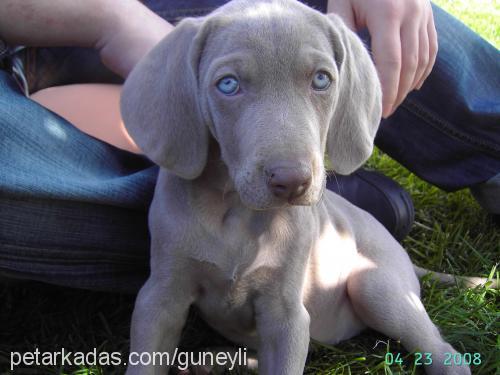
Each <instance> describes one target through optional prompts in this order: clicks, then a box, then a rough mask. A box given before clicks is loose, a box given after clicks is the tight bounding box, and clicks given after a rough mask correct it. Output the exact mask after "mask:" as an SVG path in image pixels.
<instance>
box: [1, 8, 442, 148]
mask: <svg viewBox="0 0 500 375" xmlns="http://www.w3.org/2000/svg"><path fill="white" fill-rule="evenodd" d="M376 2H377V4H375V2H366V1H362V0H329V1H328V12H334V13H337V14H338V15H339V16H340V17H341V18H343V20H344V22H346V24H347V25H348V26H349V27H350V28H351V29H353V30H358V29H361V28H363V27H367V28H368V30H369V31H370V33H371V35H372V43H373V45H372V49H373V58H374V60H375V64H376V67H377V72H378V75H379V78H380V80H381V83H382V93H383V117H388V116H390V115H391V114H392V113H393V112H394V111H395V110H396V108H397V107H398V106H399V105H400V104H401V102H402V101H403V100H404V98H405V97H406V95H407V94H408V93H409V92H410V91H411V90H413V89H419V88H420V87H421V86H422V84H423V82H424V81H425V79H426V78H427V76H428V75H429V74H430V72H431V70H432V67H433V65H434V62H435V59H436V54H437V48H438V47H437V36H436V30H435V26H434V21H433V17H432V9H431V7H430V2H429V1H428V0H377V1H376ZM117 4H119V6H118V5H117ZM35 14H36V17H34V15H35ZM172 29H173V26H172V25H171V24H169V23H168V22H166V21H164V20H163V19H162V18H160V17H158V16H157V15H155V14H154V13H152V12H151V11H149V10H148V9H147V8H146V7H145V6H143V5H142V4H141V3H139V2H138V1H136V0H123V1H120V2H119V3H117V2H114V1H111V0H88V1H85V2H67V1H63V0H26V1H19V0H6V1H3V2H0V38H2V39H4V40H6V41H7V42H8V43H11V44H23V45H27V46H83V47H92V48H96V49H97V50H99V52H100V55H101V58H102V61H103V63H104V64H105V65H106V66H108V67H109V68H110V69H112V70H113V71H115V72H117V73H118V74H120V75H122V76H123V77H126V76H127V75H128V73H129V72H130V71H131V70H132V68H133V67H134V66H135V64H136V63H137V62H138V61H139V60H140V59H141V58H142V57H143V56H144V55H146V54H147V53H148V52H149V50H150V49H151V48H152V47H153V46H154V45H156V44H157V43H158V42H159V41H160V40H161V39H162V38H163V37H164V36H166V35H167V34H168V33H169V32H170V31H171V30H172ZM78 87H79V86H75V87H72V88H71V89H66V88H54V89H51V90H50V91H47V92H45V90H42V91H41V92H39V93H37V94H35V95H34V96H33V99H34V100H36V101H38V102H39V103H41V104H42V105H44V106H46V107H47V108H49V109H51V110H53V111H54V112H56V113H59V114H61V115H62V116H63V117H65V118H67V119H68V120H70V121H71V122H72V123H73V124H74V125H75V126H76V127H78V128H79V129H81V130H82V131H84V132H86V133H87V134H90V135H92V136H94V137H96V138H98V139H101V140H103V141H105V142H108V143H111V144H113V145H115V146H117V147H120V148H124V149H126V150H129V151H132V152H138V151H139V150H138V149H137V147H136V146H135V144H134V143H133V141H132V140H131V139H130V138H129V137H128V135H127V134H126V133H124V129H123V125H122V123H121V119H119V117H117V116H119V111H118V107H117V105H116V103H117V95H118V94H119V90H109V89H108V88H107V87H106V86H103V87H100V86H99V85H93V86H91V87H85V86H81V88H82V89H81V90H79V88H78ZM62 98H66V99H69V98H72V99H74V100H75V101H76V102H80V103H86V107H87V108H89V109H90V108H102V107H103V105H105V104H106V103H107V104H106V106H107V108H109V113H108V114H107V115H105V116H104V117H100V116H101V115H102V111H91V110H89V111H75V112H73V110H72V109H71V108H74V107H75V106H70V108H63V107H62V106H61V100H62ZM96 98H99V100H98V101H97V100H96Z"/></svg>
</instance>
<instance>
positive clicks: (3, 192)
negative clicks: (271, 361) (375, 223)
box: [0, 0, 500, 291]
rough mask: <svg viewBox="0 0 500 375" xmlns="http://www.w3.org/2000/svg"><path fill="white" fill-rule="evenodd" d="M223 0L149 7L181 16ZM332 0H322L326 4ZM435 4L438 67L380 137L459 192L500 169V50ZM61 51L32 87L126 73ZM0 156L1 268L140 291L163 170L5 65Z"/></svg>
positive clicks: (391, 150) (45, 63)
mask: <svg viewBox="0 0 500 375" xmlns="http://www.w3.org/2000/svg"><path fill="white" fill-rule="evenodd" d="M224 2H225V1H224V0H189V1H182V2H181V1H178V2H174V1H159V0H148V1H146V5H148V6H150V7H151V8H152V9H153V10H154V11H156V12H158V13H160V14H161V15H162V16H164V17H165V18H167V19H169V20H170V21H174V22H175V21H178V20H179V19H180V18H182V17H184V16H186V15H191V16H195V15H202V14H205V13H206V12H208V11H210V10H211V9H213V8H214V7H216V6H218V5H221V4H222V3H224ZM309 3H311V2H309ZM325 3H326V1H316V2H315V3H314V4H315V5H316V7H318V8H319V9H321V10H323V11H324V5H325ZM434 12H435V17H436V24H437V28H438V33H439V41H440V50H439V54H438V60H437V63H436V67H435V69H434V71H433V73H432V74H431V76H430V78H429V79H428V81H427V82H426V83H425V85H424V87H423V88H422V89H421V90H420V91H419V92H415V93H412V94H411V95H410V96H409V97H408V99H407V100H406V101H405V102H404V103H403V105H402V106H401V108H400V109H398V111H397V112H396V113H395V114H394V115H393V116H391V117H390V118H389V119H388V120H385V121H384V122H383V123H382V126H381V129H380V131H379V134H378V136H377V140H376V141H377V144H378V145H379V147H380V148H381V149H382V150H384V151H385V152H387V153H388V154H390V155H391V156H392V157H394V158H395V159H397V160H399V161H400V162H402V163H403V164H404V165H406V166H407V167H408V168H409V169H411V170H412V171H414V172H415V173H417V174H418V175H419V176H421V177H422V178H424V179H426V180H428V181H430V182H432V183H434V184H437V185H438V186H441V187H443V188H445V189H449V190H453V189H458V188H461V187H467V186H471V185H474V184H477V183H480V182H483V181H486V180H488V179H490V178H491V177H492V176H494V175H497V174H498V172H499V171H500V149H499V148H500V130H499V128H498V127H499V126H500V121H499V115H498V114H499V113H500V108H499V98H500V93H499V89H500V82H499V79H500V75H499V74H498V72H499V71H500V69H499V52H498V50H496V49H495V48H493V47H492V46H490V45H488V44H487V43H486V42H485V41H483V40H482V39H480V38H479V37H478V36H476V35H475V34H474V33H472V32H471V31H470V30H469V29H467V28H466V27H464V26H463V25H462V24H460V23H459V22H458V21H456V20H455V19H453V18H452V17H451V16H449V15H447V14H446V13H444V12H443V11H441V10H440V9H439V8H436V7H435V8H434ZM57 51H59V52H57ZM57 51H56V50H52V51H50V50H46V52H43V53H46V55H45V56H46V57H47V58H45V59H43V60H41V59H39V58H38V56H40V54H38V55H35V57H34V60H33V61H31V60H30V61H31V66H30V67H29V69H28V71H31V72H33V74H34V76H35V77H32V78H35V79H36V80H35V81H34V82H35V84H34V85H32V87H38V88H41V86H44V85H54V84H64V83H69V82H67V81H68V80H71V82H88V81H92V82H96V81H97V82H99V81H101V82H110V80H114V79H116V77H113V76H112V75H109V74H108V73H106V72H105V70H102V71H101V70H99V71H100V72H104V73H102V74H101V73H99V74H97V75H94V74H93V72H95V69H102V66H101V65H100V62H99V61H98V60H97V59H96V55H95V54H94V52H93V51H82V50H81V49H57ZM39 52H40V51H39ZM79 53H83V54H84V55H85V56H88V57H85V58H83V57H81V56H83V55H79ZM68 54H70V55H71V54H74V55H73V57H72V58H71V59H69V58H66V56H67V55H68ZM37 58H38V59H37ZM52 63H57V64H59V65H57V64H56V65H52ZM54 66H55V67H54ZM98 66H99V67H98ZM30 69H31V70H30ZM61 72H63V73H61ZM37 85H38V86H37ZM0 160H1V161H2V163H1V165H0V274H3V275H7V276H15V277H19V278H28V279H35V280H41V281H45V282H51V283H55V284H60V285H68V286H75V287H81V288H91V289H100V290H122V291H136V290H137V288H138V287H139V286H140V285H141V284H142V282H143V281H144V278H145V277H146V275H147V273H148V249H149V238H148V231H147V223H146V222H147V219H146V215H147V213H146V211H147V207H148V205H149V202H150V199H151V195H152V192H153V188H154V184H155V179H156V175H157V168H156V167H154V166H152V165H151V163H150V162H149V161H147V160H146V159H145V158H142V157H140V156H136V155H133V154H130V153H127V152H124V151H121V150H118V149H116V148H114V147H112V146H109V145H107V144H104V143H103V142H100V141H98V140H96V139H94V138H91V137H89V136H87V135H85V134H83V133H81V132H80V131H79V130H77V129H76V128H74V127H73V126H72V125H71V124H69V123H68V122H66V121H65V120H64V119H62V118H60V117H58V116H57V115H55V114H53V113H52V112H50V111H48V110H46V109H44V108H42V107H41V106H39V105H38V104H36V103H34V102H32V101H30V100H29V99H27V98H26V97H24V96H23V95H22V94H21V92H20V91H19V89H18V86H17V84H16V83H15V81H14V80H13V79H12V77H11V76H10V75H8V74H7V73H5V72H2V71H0Z"/></svg>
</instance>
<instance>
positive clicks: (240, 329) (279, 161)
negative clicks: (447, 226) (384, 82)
mask: <svg viewBox="0 0 500 375" xmlns="http://www.w3.org/2000/svg"><path fill="white" fill-rule="evenodd" d="M121 110H122V115H123V118H124V121H125V124H126V127H127V128H128V130H129V132H130V133H131V135H132V137H133V138H134V140H135V141H136V142H137V144H138V145H139V147H140V148H141V149H142V150H143V151H144V152H145V153H146V155H147V156H148V157H149V158H150V159H151V160H153V161H154V162H156V163H157V164H158V165H160V166H161V171H160V174H159V177H158V182H157V185H156V189H155V195H154V199H153V202H152V205H151V210H150V216H149V224H150V231H151V276H150V278H149V279H148V281H147V282H146V284H145V285H144V286H143V288H142V289H141V291H140V293H139V295H138V297H137V301H136V306H135V310H134V313H133V318H132V329H131V351H134V352H138V353H141V352H150V353H152V352H168V353H173V352H174V350H175V347H176V345H177V344H178V342H179V336H180V333H181V330H182V328H183V325H184V323H185V320H186V316H187V313H188V310H189V308H190V306H191V305H195V306H197V308H198V309H199V311H200V312H201V314H202V316H203V317H204V319H205V320H206V321H207V322H208V323H209V324H210V325H211V326H213V327H214V328H215V329H216V330H218V331H219V332H221V333H222V334H223V335H224V336H226V337H227V338H229V339H231V340H233V341H235V342H238V343H240V344H243V345H246V346H248V347H251V348H255V349H257V350H258V359H259V372H260V373H261V374H269V375H276V374H283V375H292V374H302V372H303V369H304V363H305V360H306V356H307V351H308V344H309V339H310V337H312V338H314V339H316V340H319V341H321V342H324V343H328V344H336V343H338V342H339V341H342V340H346V339H349V338H350V337H352V336H354V335H356V334H358V333H359V332H360V331H361V330H363V329H364V328H366V327H371V328H373V329H376V330H378V331H380V332H383V333H384V334H386V335H387V336H389V337H392V338H394V339H397V340H401V342H402V343H403V345H404V346H405V347H406V348H407V349H408V350H409V351H413V350H419V351H421V352H427V353H432V364H431V365H429V366H425V370H426V371H427V373H428V374H440V375H442V374H469V373H470V370H469V368H468V367H467V366H456V367H448V366H445V364H444V358H445V355H446V353H451V354H452V355H453V354H455V353H456V351H455V350H454V349H453V348H452V347H451V346H450V345H449V344H448V343H446V342H445V341H444V340H443V339H442V337H441V336H440V334H439V332H438V330H437V328H436V327H435V325H434V324H433V323H432V321H431V320H430V319H429V316H428V315H427V313H426V311H425V308H424V306H423V305H422V302H421V301H420V297H419V296H420V287H419V283H418V279H417V277H416V275H415V271H414V269H413V266H412V263H411V261H410V259H409V258H408V256H407V254H406V252H405V251H404V250H403V249H402V248H401V246H400V245H399V244H398V243H397V242H396V241H395V240H394V239H393V238H392V237H391V235H390V234H389V233H388V232H387V231H386V230H385V229H384V227H383V226H382V225H381V224H379V223H378V222H377V221H376V220H375V219H374V218H373V217H372V216H370V215H369V214H368V213H366V212H364V211H362V210H360V209H358V208H356V207H354V206H353V205H351V204H350V203H348V202H347V201H345V200H344V199H343V198H341V197H339V196H337V195H335V194H333V193H332V192H330V191H325V188H324V187H325V167H324V164H323V155H324V153H325V151H326V152H327V153H328V156H329V159H330V161H331V165H332V167H333V169H334V171H335V172H337V173H340V174H349V173H351V172H352V171H354V170H355V169H357V168H358V167H359V166H360V165H361V164H362V163H363V162H364V161H366V159H367V158H368V157H369V156H370V154H371V152H372V148H373V139H374V137H375V133H376V131H377V127H378V124H379V120H380V117H381V90H380V84H379V82H378V80H377V74H376V71H375V69H374V66H373V63H372V61H371V60H370V57H369V55H368V52H367V51H366V49H365V48H364V46H363V45H362V43H361V42H360V40H359V39H358V38H357V36H356V35H355V34H354V33H352V32H351V31H350V30H348V29H347V27H346V26H345V25H344V24H343V23H342V21H341V20H340V19H339V18H338V17H336V16H333V15H329V16H325V15H323V14H321V13H319V12H317V11H315V10H313V9H310V8H308V7H306V6H304V5H302V4H300V3H298V2H296V1H292V0H268V1H266V0H262V1H247V0H235V1H233V2H230V3H228V4H227V5H225V6H223V7H221V8H219V9H218V10H216V11H215V12H213V13H212V14H210V15H208V16H206V17H203V18H199V19H185V20H184V21H182V22H181V23H180V24H179V25H178V26H177V27H176V28H175V30H174V31H173V32H172V33H170V34H169V35H168V36H167V37H166V38H165V39H164V40H163V41H162V42H160V43H159V45H158V46H157V47H156V48H155V49H154V50H153V51H152V52H151V53H150V54H149V55H148V56H147V57H146V58H144V59H143V61H141V62H140V63H139V65H138V66H137V67H136V68H135V69H134V70H133V72H132V73H131V75H130V77H129V78H128V79H127V81H126V83H125V87H124V90H123V94H122V101H121ZM166 371H167V368H165V367H163V368H162V367H160V366H153V365H150V366H141V365H136V366H129V367H128V371H127V373H128V374H129V375H131V374H159V373H166Z"/></svg>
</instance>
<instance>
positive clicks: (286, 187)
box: [265, 162, 312, 204]
mask: <svg viewBox="0 0 500 375" xmlns="http://www.w3.org/2000/svg"><path fill="white" fill-rule="evenodd" d="M265 173H266V176H267V186H268V188H269V190H270V191H271V192H272V194H273V195H274V196H275V197H276V198H278V199H280V200H284V201H287V202H288V203H290V204H297V203H298V201H299V200H300V197H302V196H304V194H305V193H306V192H307V190H308V189H309V187H310V186H311V181H312V174H311V168H309V167H307V166H306V165H304V164H302V163H290V162H281V163H276V164H274V165H272V166H270V167H269V168H266V170H265Z"/></svg>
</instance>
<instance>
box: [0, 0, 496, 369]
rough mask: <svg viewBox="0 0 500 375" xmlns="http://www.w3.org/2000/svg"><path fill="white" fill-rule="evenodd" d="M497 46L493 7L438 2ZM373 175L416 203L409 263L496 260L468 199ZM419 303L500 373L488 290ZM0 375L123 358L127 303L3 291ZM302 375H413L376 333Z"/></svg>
mask: <svg viewBox="0 0 500 375" xmlns="http://www.w3.org/2000/svg"><path fill="white" fill-rule="evenodd" d="M436 3H438V4H439V5H441V6H443V7H444V8H445V9H446V10H448V11H449V12H451V13H453V14H455V15H457V16H458V17H459V18H461V19H462V20H463V21H464V22H465V23H466V24H468V25H469V26H470V27H471V28H473V29H474V30H475V31H477V32H479V33H480V34H481V35H482V36H484V37H485V38H487V39H488V40H489V41H490V42H491V43H492V44H494V45H496V46H497V47H498V46H499V44H500V22H499V21H498V20H499V19H500V5H499V4H498V2H497V1H486V0H483V1H479V0H473V1H456V0H439V1H436ZM369 166H370V167H372V168H376V169H378V170H381V171H382V172H384V173H385V174H386V175H389V176H391V177H393V178H394V179H396V180H397V181H398V182H399V183H400V184H402V185H403V186H404V187H405V188H406V189H407V190H408V191H409V192H410V193H411V195H412V197H413V200H414V203H415V208H416V223H415V226H414V228H413V230H412V232H411V233H410V235H409V237H408V238H407V239H405V241H404V246H405V248H406V249H407V251H408V253H409V254H410V256H411V258H412V259H413V261H414V262H415V263H417V264H419V265H421V266H424V267H427V268H431V269H433V270H438V271H446V272H451V273H457V274H466V275H489V274H490V272H491V270H492V269H493V267H494V266H495V264H496V263H497V262H498V261H499V255H500V254H499V253H500V245H499V244H500V230H499V229H498V227H495V225H494V224H493V223H492V221H491V219H490V218H489V217H488V216H487V215H486V214H485V213H484V211H483V210H482V209H481V208H480V207H479V206H478V205H477V204H476V202H475V201H474V200H473V199H472V197H471V196H470V194H469V192H468V191H460V192H456V193H452V194H447V193H444V192H442V191H440V190H439V189H437V188H435V187H432V186H430V185H428V184H427V183H425V182H423V181H422V180H420V179H419V178H417V177H416V176H414V175H413V174H411V173H409V172H408V171H407V170H406V169H405V168H403V167H401V166H400V165H399V164H397V163H396V162H394V161H392V160H391V159H390V158H388V157H387V156H386V155H383V154H382V153H381V152H376V153H375V155H374V156H373V157H372V158H371V159H370V162H369ZM422 284H423V288H422V293H423V301H424V304H425V306H426V308H427V310H428V312H429V314H430V316H431V318H432V319H433V321H434V322H435V323H436V324H437V325H438V326H439V327H440V329H441V332H442V334H443V335H444V336H445V337H446V339H447V340H448V341H449V342H450V343H452V345H453V346H455V348H456V349H457V350H459V351H460V352H469V353H480V354H481V357H482V363H481V365H479V366H476V367H474V368H473V370H472V371H473V374H484V375H490V374H491V375H493V374H500V337H499V332H500V303H499V300H500V299H499V297H500V294H499V292H498V291H494V290H489V289H485V288H477V289H459V288H456V287H452V288H444V287H441V286H439V285H436V284H435V283H433V282H432V281H430V280H424V281H423V283H422ZM0 301H1V305H0V324H1V326H0V374H7V373H9V371H8V366H9V358H10V352H11V351H20V352H27V351H32V350H34V349H35V347H38V348H39V350H40V351H58V350H61V348H63V347H64V348H66V349H67V350H71V351H74V352H75V351H82V352H85V353H86V352H90V351H92V350H93V349H94V348H97V349H98V350H99V351H106V352H121V353H124V355H125V354H126V353H127V351H128V335H129V319H130V315H131V313H132V309H133V301H134V297H133V296H126V295H117V294H110V293H92V292H87V291H78V290H72V289H66V288H59V287H53V286H46V285H42V284H36V283H29V284H14V285H4V286H0ZM223 344H225V340H223V339H222V338H221V337H219V336H218V335H216V334H215V333H213V332H212V331H211V330H210V329H208V328H207V327H206V326H205V325H204V323H203V322H202V321H201V320H200V319H198V318H197V317H196V314H195V313H193V314H192V315H191V317H190V319H189V324H188V325H187V327H186V329H185V333H184V336H183V341H182V346H183V347H184V348H186V349H196V348H204V347H207V346H216V345H223ZM312 348H313V349H312V351H311V353H310V355H309V359H308V364H307V368H306V373H307V374H325V375H326V374H364V373H367V374H391V373H393V374H399V373H401V374H419V373H422V370H421V368H417V369H415V366H413V365H412V360H413V358H414V357H413V356H412V355H411V354H409V353H407V352H406V351H405V350H404V349H403V348H402V347H401V346H400V344H399V343H398V342H397V341H394V340H390V339H388V338H387V337H385V336H383V335H382V334H379V333H377V332H374V331H368V332H365V333H363V334H362V335H360V336H358V337H356V338H354V339H352V340H349V341H347V342H344V343H342V344H340V345H338V346H336V347H327V346H323V345H320V344H313V346H312ZM388 352H390V353H394V354H395V353H401V357H402V358H403V364H402V366H399V365H393V366H390V367H389V366H386V365H385V363H384V358H385V355H386V353H388ZM123 371H124V369H123V368H121V367H95V368H87V367H78V366H76V367H67V366H65V367H61V368H59V367H51V366H38V367H36V369H33V367H31V369H29V368H24V369H22V368H18V369H17V371H16V372H15V373H16V374H74V375H83V374H87V375H90V374H96V375H109V374H121V373H123Z"/></svg>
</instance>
